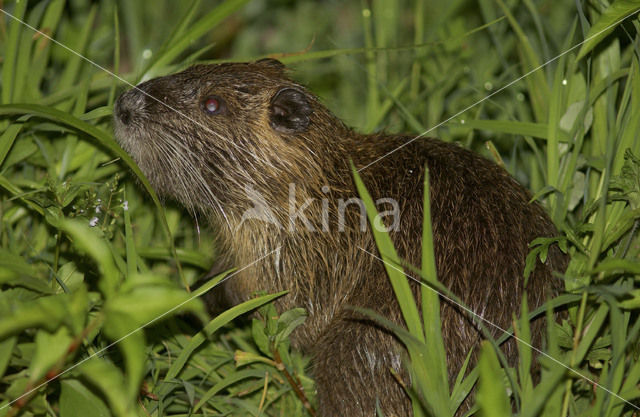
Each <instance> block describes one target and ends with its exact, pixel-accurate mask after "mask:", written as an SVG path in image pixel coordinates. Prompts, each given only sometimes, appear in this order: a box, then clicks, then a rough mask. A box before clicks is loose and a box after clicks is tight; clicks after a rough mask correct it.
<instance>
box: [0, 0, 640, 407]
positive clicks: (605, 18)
mask: <svg viewBox="0 0 640 417" xmlns="http://www.w3.org/2000/svg"><path fill="white" fill-rule="evenodd" d="M0 8H1V9H2V10H3V13H2V15H3V17H2V19H1V20H0V50H1V51H2V54H1V57H2V60H1V61H0V62H1V64H0V65H1V69H0V72H1V75H0V77H1V78H0V86H1V87H0V89H1V92H0V99H1V104H0V221H1V227H0V416H15V415H24V416H27V415H29V416H31V415H33V416H41V415H42V416H43V415H60V416H63V417H66V416H72V415H96V416H109V415H115V416H134V415H135V416H138V415H154V416H162V415H172V416H173V415H176V416H177V415H185V416H186V415H255V416H258V415H269V416H278V415H286V416H292V415H294V416H305V415H309V414H310V411H309V410H308V408H307V406H308V405H309V404H308V403H306V401H307V400H308V401H309V403H310V405H311V406H313V405H314V394H313V381H312V380H311V379H310V377H309V376H308V374H307V371H308V369H307V368H308V367H307V365H308V363H309V362H308V358H306V357H304V356H303V355H301V354H300V353H299V352H296V351H295V350H292V349H291V348H290V345H289V341H288V335H289V334H290V333H291V331H293V329H294V328H295V327H296V326H298V325H299V324H300V323H301V322H302V321H303V320H304V314H303V312H301V311H299V310H292V311H290V312H282V314H280V315H278V314H276V312H275V310H274V307H273V305H272V304H270V303H269V302H270V301H271V300H273V299H274V298H277V297H278V296H281V295H282V294H260V295H256V298H254V299H252V300H250V301H248V302H246V303H244V304H242V305H239V306H237V307H234V308H232V309H230V310H228V311H226V312H224V313H222V314H220V315H219V316H217V317H214V318H210V317H208V316H207V314H206V312H205V309H204V305H203V302H202V301H201V299H200V298H199V295H200V294H202V293H204V292H205V291H206V290H208V289H209V288H211V287H212V286H214V285H216V284H217V283H218V282H219V281H220V280H222V279H233V271H228V272H226V273H224V274H221V275H219V276H216V277H213V278H210V279H206V280H204V282H201V281H202V280H201V277H203V276H205V275H206V272H207V271H208V270H209V268H210V266H211V263H212V260H213V258H214V257H215V253H216V252H215V251H216V249H215V248H214V247H213V246H212V244H211V242H212V239H211V235H212V234H214V233H215V231H214V230H213V231H212V230H208V229H207V227H206V225H198V224H197V221H196V220H194V219H192V218H190V217H189V216H188V215H187V214H186V213H184V212H182V211H181V210H180V208H179V207H176V206H173V205H172V204H171V203H167V205H166V206H163V205H162V204H160V201H159V200H158V198H157V197H156V196H155V194H154V192H153V190H152V189H151V188H150V187H149V184H148V182H147V181H146V180H145V179H144V177H143V175H142V174H141V173H140V171H139V170H138V168H137V167H136V166H135V164H134V163H133V161H132V160H131V159H130V158H129V157H128V156H127V154H126V153H124V152H123V151H122V150H121V149H120V148H119V147H118V146H117V144H116V143H115V142H114V140H113V137H112V131H111V113H112V106H113V102H114V100H115V97H116V96H117V93H119V92H120V91H122V90H123V89H124V88H126V84H127V83H132V84H135V83H137V82H139V81H141V80H144V79H148V78H150V77H154V76H157V75H161V74H165V73H170V72H174V71H176V70H178V69H180V68H182V67H185V66H187V65H189V64H191V63H193V62H196V61H217V60H253V59H257V58H260V57H263V56H266V55H269V56H273V57H275V58H278V59H280V60H282V61H283V62H285V63H287V64H288V65H290V66H291V67H293V68H294V70H295V74H294V76H295V78H296V79H299V80H302V81H304V82H305V83H306V84H307V85H308V86H309V87H310V89H311V90H312V91H314V92H316V93H317V94H318V95H319V96H320V97H321V98H322V99H323V101H324V102H325V103H326V104H327V105H328V107H330V108H331V109H332V110H334V111H335V112H336V113H337V114H338V115H339V116H340V117H341V118H343V119H344V120H345V121H346V122H347V123H348V124H350V125H352V126H354V127H355V128H356V129H358V130H361V131H364V132H373V131H377V130H383V129H384V130H387V131H391V132H400V131H407V132H413V133H415V134H416V135H418V134H425V135H429V136H438V137H441V138H443V139H444V140H447V141H457V142H460V143H462V144H463V145H464V146H467V147H469V148H473V149H475V150H476V151H478V152H482V153H484V154H486V155H487V156H488V157H490V158H493V159H495V160H496V161H498V162H499V163H501V164H504V166H505V167H506V168H507V169H508V170H509V171H510V172H511V173H512V174H513V175H514V176H516V178H518V180H519V181H520V182H522V183H523V184H525V185H527V186H528V187H529V188H530V189H531V190H533V191H534V193H535V195H536V198H537V199H539V200H540V201H541V202H542V203H543V204H544V205H545V206H546V207H547V208H548V210H549V213H551V215H552V218H553V220H554V222H555V223H556V225H557V226H558V228H559V230H561V236H559V237H558V238H556V239H542V240H538V241H536V242H533V244H532V251H531V255H530V257H529V259H528V263H529V265H532V264H533V261H534V260H535V257H540V258H542V259H544V258H545V256H546V252H547V249H548V247H549V245H551V244H559V245H561V247H562V248H564V249H565V250H567V251H568V253H569V254H570V255H571V263H570V265H569V268H568V270H567V272H566V274H565V275H564V276H563V277H558V279H564V282H565V286H566V290H567V291H566V294H563V295H561V296H559V297H558V298H556V299H554V300H550V301H549V303H548V305H547V306H545V307H543V308H541V309H540V311H537V312H533V313H532V314H533V315H541V314H547V315H550V314H551V308H552V306H556V307H557V308H561V309H564V310H565V311H566V314H565V316H564V317H563V318H562V320H561V321H560V322H558V323H557V324H552V325H549V326H548V329H547V342H546V346H545V347H544V352H546V353H545V354H537V355H536V354H534V353H535V352H534V349H533V348H532V347H531V346H530V345H529V344H528V341H529V339H530V338H529V327H528V320H527V317H528V316H530V314H529V311H528V310H527V307H526V306H523V311H522V314H521V316H520V318H514V321H513V322H514V328H515V333H516V335H517V336H518V338H519V349H520V350H519V353H520V358H519V364H518V366H517V367H516V368H515V369H510V368H508V367H505V366H503V365H502V364H504V361H501V353H500V351H499V349H495V345H496V344H498V343H500V340H498V341H491V342H487V343H486V344H484V345H483V346H482V353H481V361H480V364H479V367H478V368H477V369H475V370H469V371H470V372H468V374H467V375H466V376H465V377H463V376H462V375H461V376H460V378H458V380H457V381H456V383H455V385H454V386H453V387H449V386H448V381H447V378H446V368H445V363H446V358H445V356H444V353H443V352H444V350H443V346H442V339H441V337H440V335H439V333H440V329H439V325H440V321H439V319H438V314H439V308H438V304H437V303H438V297H436V296H435V295H434V293H432V292H431V291H430V290H429V289H428V288H432V287H435V288H438V284H437V281H436V277H435V272H434V271H435V268H434V265H433V256H432V254H431V253H430V250H429V247H430V245H429V244H428V243H429V242H430V229H429V227H428V226H429V218H428V216H426V217H425V230H424V238H423V239H424V241H423V242H424V244H423V248H424V258H423V264H422V265H418V266H416V267H415V268H407V267H406V266H405V268H404V269H405V271H406V272H407V273H409V274H412V275H414V276H419V275H421V276H422V277H423V279H424V282H425V292H424V294H425V297H424V299H425V300H426V302H424V303H422V305H419V306H416V305H415V303H414V301H413V300H412V299H411V298H410V297H407V296H406V295H404V293H403V290H402V288H403V286H404V285H405V284H406V277H405V276H404V274H402V273H400V272H399V269H401V268H399V267H398V265H401V264H402V263H401V262H400V260H398V259H396V256H395V254H394V251H393V248H392V246H391V245H390V241H389V239H388V237H387V236H386V235H385V234H383V233H381V234H379V235H378V236H377V242H378V245H379V248H380V253H381V254H382V256H383V258H384V259H385V261H387V265H388V266H389V268H388V272H389V276H390V279H392V280H394V283H396V284H397V285H396V288H397V289H398V297H399V300H400V302H401V303H403V304H404V305H405V306H406V311H409V312H411V314H408V315H407V317H406V322H407V329H399V328H396V329H395V331H396V332H397V333H398V335H399V337H400V338H401V340H403V342H404V343H405V344H406V345H407V348H408V353H409V355H408V358H407V361H406V365H407V366H408V367H409V369H410V371H411V374H412V376H413V380H414V384H413V386H412V387H411V389H410V395H411V398H412V400H413V405H414V412H415V415H416V416H420V415H435V416H446V415H453V414H454V413H455V412H456V410H457V407H458V406H459V405H460V403H461V402H462V400H463V399H464V397H465V396H466V395H467V394H468V393H469V392H470V390H471V388H472V386H473V384H474V383H476V381H477V383H478V384H477V385H478V387H477V406H476V407H475V408H474V409H473V410H472V412H473V411H477V413H479V414H480V415H492V416H493V415H496V416H497V415H500V416H502V415H509V414H511V413H514V412H515V413H517V414H519V415H523V416H539V415H544V416H569V415H570V416H583V415H584V416H587V415H589V416H592V415H601V416H621V415H626V416H631V415H638V410H640V402H638V399H639V398H640V389H639V388H638V386H639V385H638V384H639V382H640V361H639V360H638V355H639V353H640V345H639V343H638V341H639V338H638V332H639V331H640V320H638V309H639V308H640V285H639V284H638V280H639V279H640V262H639V261H638V256H639V254H640V240H639V239H640V238H639V236H638V233H637V225H638V217H640V159H638V157H640V139H639V138H640V117H639V115H640V60H639V53H640V36H639V35H638V32H639V29H640V21H639V20H638V18H637V12H638V11H639V10H640V4H638V2H637V1H634V0H616V1H613V2H607V1H599V2H595V1H592V2H589V1H575V2H573V1H563V2H554V1H552V0H522V1H519V0H453V1H444V0H432V1H426V0H417V1H413V2H409V1H403V0H393V1H392V0H368V1H365V0H363V1H362V2H350V3H346V4H345V2H340V1H337V0H326V1H323V2H317V1H312V0H304V1H288V0H277V1H271V2H267V1H266V0H252V1H249V0H224V1H205V0H202V1H201V0H194V1H192V2H173V1H170V0H159V1H153V2H151V1H137V2H132V1H117V0H96V1H90V0H70V1H64V0H48V1H37V0H31V1H28V0H19V1H10V0H5V1H4V2H2V3H0ZM36 28H37V29H38V30H39V32H35V31H34V29H36ZM85 57H86V58H87V59H85ZM114 74H118V77H116V76H114ZM484 145H486V146H484ZM354 175H355V174H354ZM355 177H356V180H357V175H355ZM425 184H426V183H425ZM139 185H140V186H139ZM359 185H360V192H361V195H362V196H363V197H365V196H366V189H365V186H366V184H359ZM425 206H426V207H428V199H426V200H425ZM425 212H426V213H427V214H428V210H425ZM369 215H373V211H369ZM527 272H528V271H524V273H525V274H526V273H527ZM199 280H200V281H199ZM196 287H197V288H198V290H197V291H194V290H193V288H196ZM256 309H257V311H258V314H256V315H253V316H248V315H247V314H245V313H247V312H249V311H256ZM419 311H421V312H422V317H424V318H425V319H424V321H422V320H420V319H418V317H419V315H418V314H417V312H419ZM535 348H536V350H537V349H539V348H541V347H535ZM532 361H538V362H539V363H540V367H541V375H540V378H539V383H538V384H537V385H535V386H534V384H533V381H534V380H535V378H534V377H533V376H532V374H531V372H530V369H531V366H530V365H531V363H532ZM427 370H428V371H427ZM48 381H50V382H48ZM500 381H504V383H502V384H501V383H500ZM509 397H511V398H509Z"/></svg>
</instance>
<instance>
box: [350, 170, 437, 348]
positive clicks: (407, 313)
mask: <svg viewBox="0 0 640 417" xmlns="http://www.w3.org/2000/svg"><path fill="white" fill-rule="evenodd" d="M351 169H352V172H353V177H354V181H355V183H356V188H357V189H358V194H359V195H360V198H361V199H362V201H363V203H364V206H365V208H366V211H367V217H368V218H369V224H370V226H371V231H372V233H373V236H374V239H375V242H376V245H377V246H378V251H379V253H380V257H381V258H382V260H383V262H384V267H385V270H386V271H387V275H388V276H389V279H390V280H391V286H392V287H393V291H394V293H395V295H396V297H397V299H398V303H399V304H400V310H401V311H402V317H403V318H404V320H405V323H406V324H407V328H408V329H409V332H410V333H411V334H412V335H413V336H414V337H416V338H418V339H419V340H421V341H424V333H423V331H422V322H421V320H420V315H419V314H418V308H417V307H416V302H415V299H414V297H413V293H412V292H411V287H409V283H408V282H407V278H406V276H405V274H404V272H403V271H402V269H401V268H400V267H394V266H395V265H399V264H400V260H399V258H398V254H397V253H396V249H395V248H394V246H393V242H392V241H391V237H389V234H388V233H387V232H386V231H383V230H380V229H379V228H378V227H377V225H378V224H379V223H381V222H380V219H379V218H378V212H377V210H376V207H375V204H374V203H373V199H372V198H371V195H370V194H369V191H367V189H366V187H365V185H364V183H363V182H362V178H360V175H359V174H358V171H357V170H356V168H355V166H354V165H353V163H352V164H351ZM373 261H374V260H373V259H372V262H373ZM392 265H394V266H392Z"/></svg>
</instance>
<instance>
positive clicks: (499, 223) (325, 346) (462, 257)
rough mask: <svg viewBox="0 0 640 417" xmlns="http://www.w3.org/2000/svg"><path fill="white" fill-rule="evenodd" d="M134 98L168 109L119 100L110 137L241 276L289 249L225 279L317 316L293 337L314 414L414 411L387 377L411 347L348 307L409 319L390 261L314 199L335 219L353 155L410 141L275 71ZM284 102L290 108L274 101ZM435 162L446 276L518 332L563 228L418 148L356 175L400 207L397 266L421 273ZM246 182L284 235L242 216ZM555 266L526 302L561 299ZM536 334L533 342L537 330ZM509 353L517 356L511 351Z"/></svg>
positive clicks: (230, 71) (492, 183) (242, 71)
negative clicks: (303, 360)
mask: <svg viewBox="0 0 640 417" xmlns="http://www.w3.org/2000/svg"><path fill="white" fill-rule="evenodd" d="M138 88H139V89H140V90H142V92H144V93H146V94H148V95H149V96H152V97H153V98H156V99H158V100H159V101H161V102H162V103H161V102H159V101H157V100H154V99H153V98H151V97H149V96H147V95H145V94H143V93H142V92H140V91H137V90H131V91H129V92H127V93H125V94H123V95H122V96H121V97H120V98H119V99H118V102H117V103H116V109H115V115H116V136H117V138H118V140H119V141H120V143H121V144H122V146H123V147H124V148H125V150H127V151H128V152H129V153H130V154H131V155H132V157H133V158H134V159H135V160H136V162H137V163H138V165H139V166H140V168H141V169H142V170H143V172H144V173H145V174H146V175H147V177H148V178H149V180H150V181H151V183H152V185H153V186H154V188H156V189H157V190H158V192H159V193H161V194H163V195H166V196H170V197H172V198H175V199H177V200H178V201H180V202H181V203H182V204H184V205H185V206H186V208H187V209H188V210H189V211H191V212H192V213H200V214H204V215H205V216H206V217H207V218H208V219H209V220H210V222H211V223H212V224H213V225H214V227H215V228H216V230H218V231H219V234H220V244H221V245H222V246H223V251H224V253H226V254H227V255H228V256H229V261H230V263H231V264H233V265H236V266H237V267H244V266H246V265H249V264H251V263H252V262H254V261H256V260H257V259H260V258H262V257H264V256H265V255H266V254H268V253H269V252H271V251H273V250H274V249H276V248H280V249H279V250H278V251H276V253H274V254H271V255H269V256H266V257H264V258H263V259H261V260H260V261H258V262H256V263H255V264H253V265H252V266H250V267H249V268H247V269H244V270H242V271H241V272H240V273H239V274H238V275H237V276H234V277H233V278H231V279H230V280H229V281H228V282H227V283H226V287H225V294H226V295H227V296H228V297H229V298H230V299H231V301H232V302H239V301H241V300H244V299H247V298H248V297H249V296H250V295H251V294H252V293H253V292H254V291H257V290H264V291H268V292H274V291H280V290H290V293H289V294H288V295H287V296H286V297H283V298H282V299H280V301H279V308H280V309H289V308H292V307H295V306H301V307H304V308H306V309H307V311H308V313H309V318H308V319H307V321H306V323H305V325H304V326H303V327H302V328H301V329H300V331H298V332H297V333H295V334H294V336H293V340H294V342H295V343H296V344H297V345H298V346H299V347H301V348H302V349H304V350H306V351H308V352H310V353H311V354H312V355H313V356H314V368H313V373H314V375H315V378H316V382H317V387H318V405H319V414H320V415H321V416H325V417H326V416H373V415H374V410H375V404H376V400H379V402H380V406H381V408H382V411H383V412H384V413H385V415H386V416H392V415H397V416H405V415H409V414H410V413H411V412H410V402H409V400H408V397H407V395H406V394H405V393H404V392H403V390H402V389H401V388H400V386H399V384H398V383H397V382H396V381H395V380H394V379H393V378H392V376H391V373H390V372H389V368H393V369H395V370H396V371H399V372H401V373H402V370H401V361H400V357H401V350H402V348H401V345H400V344H399V342H397V340H396V339H395V338H394V337H392V336H391V335H390V334H389V333H388V332H386V331H384V330H383V329H381V328H380V327H379V326H377V325H376V324H375V323H373V322H372V321H370V320H367V319H366V318H363V317H362V316H361V315H357V314H356V313H354V311H353V310H352V309H350V308H348V307H349V306H357V307H364V308H369V309H373V310H375V311H377V312H378V313H380V314H382V315H384V316H386V317H388V318H390V319H392V320H393V321H395V322H397V323H402V318H401V315H400V312H399V308H398V304H397V301H396V299H395V296H394V294H393V291H392V289H391V286H390V283H389V279H388V277H387V275H386V273H385V270H384V267H383V265H382V263H381V262H379V261H378V260H376V259H375V258H373V257H371V256H370V255H368V254H366V253H365V252H363V251H362V249H365V250H367V251H369V252H373V253H377V250H376V246H375V242H374V241H373V238H372V235H371V233H370V231H367V232H364V233H363V232H361V231H360V229H359V225H360V217H359V213H358V209H357V207H355V206H351V209H350V210H347V214H348V216H347V220H346V222H345V228H346V229H345V231H344V232H338V227H339V225H338V224H337V220H336V218H335V216H333V217H330V218H329V223H328V225H329V232H323V231H322V230H323V223H322V215H321V204H320V201H321V200H323V199H325V200H326V201H327V202H328V204H329V210H328V212H329V213H332V214H335V213H337V212H338V208H337V204H338V203H337V201H338V199H340V198H342V199H343V200H347V199H349V198H352V197H357V192H356V191H355V186H354V183H353V178H352V173H351V170H350V167H349V160H350V159H351V160H353V163H354V164H355V166H356V167H364V166H366V165H368V164H370V163H371V162H374V161H375V160H376V159H378V158H379V157H381V156H384V155H386V154H387V153H388V152H391V151H393V150H394V149H396V148H398V147H399V146H400V145H402V144H404V143H406V142H407V141H409V140H410V139H411V138H410V137H402V136H389V135H377V136H365V135H361V134H358V133H356V132H354V131H352V130H351V129H349V128H347V127H346V126H345V125H344V124H343V123H342V122H341V121H340V120H338V119H337V118H336V117H335V116H334V115H333V114H331V113H330V112H329V111H328V110H327V109H326V108H325V107H324V106H323V105H322V104H320V103H319V101H318V100H317V99H316V98H315V97H314V96H313V95H312V94H310V93H309V92H307V91H306V90H305V89H304V88H303V87H302V86H300V85H298V84H296V83H295V82H293V81H292V80H290V79H289V78H288V76H287V74H286V71H285V69H284V67H283V66H282V65H281V64H280V63H278V62H277V61H273V60H266V61H259V62H257V63H247V64H223V65H210V66H195V67H192V68H189V69H188V70H186V71H184V72H181V73H178V74H175V75H171V76H168V77H162V78H158V79H155V80H151V81H149V82H146V83H143V84H141V85H140V86H139V87H138ZM281 91H285V94H287V93H288V94H289V96H288V97H289V98H288V99H286V98H282V97H279V96H278V93H279V92H281ZM212 95H214V96H216V97H217V98H220V99H221V100H222V102H223V103H224V104H223V107H222V109H221V111H220V112H219V113H218V114H207V113H206V111H205V110H204V109H203V100H206V98H207V97H210V96H212ZM279 100H283V102H279ZM287 100H289V101H287ZM165 105H166V106H169V107H170V108H168V107H166V106H165ZM172 109H176V110H178V111H179V112H180V114H178V113H176V112H175V111H174V110H172ZM425 163H426V164H427V165H428V166H429V170H430V176H431V200H432V201H431V205H432V219H433V234H434V240H435V255H436V263H437V269H438V278H439V280H440V281H441V282H442V283H443V284H444V285H446V286H447V287H448V288H449V289H450V290H451V291H453V293H455V294H456V295H457V296H459V297H460V298H461V299H462V300H464V302H466V304H467V305H468V306H469V307H470V308H471V309H472V310H473V311H475V312H476V313H478V314H480V315H482V316H483V317H484V318H486V319H487V320H490V321H492V322H494V323H496V324H497V325H499V326H502V327H504V328H506V327H509V325H510V320H511V317H512V314H513V313H514V312H515V313H517V312H519V301H520V299H521V296H522V294H523V290H524V288H523V287H524V285H523V279H522V272H523V269H524V260H525V257H526V255H527V253H528V243H529V242H531V241H532V240H533V239H534V238H536V237H539V236H552V235H554V234H555V233H556V230H555V228H554V227H553V225H552V223H551V222H550V220H549V218H548V217H547V216H546V214H545V213H544V211H543V209H542V208H541V207H540V206H539V205H538V204H536V203H533V204H530V203H529V202H528V201H529V199H530V195H529V193H528V192H527V191H526V190H525V189H524V188H523V187H521V186H520V185H519V184H517V183H516V182H515V181H514V180H513V179H512V178H511V177H510V176H509V175H508V174H507V173H506V172H505V171H504V170H503V169H502V168H500V167H498V166H497V165H496V164H494V163H492V162H490V161H488V160H486V159H484V158H482V157H479V156H477V155H475V154H473V153H471V152H469V151H467V150H465V149H462V148H461V147H458V146H456V145H452V144H447V143H443V142H441V141H438V140H436V139H420V140H416V141H413V142H412V143H410V144H409V145H407V146H404V147H402V148H400V149H399V150H397V151H395V152H393V153H391V154H389V155H388V156H386V157H385V158H383V159H381V160H380V161H378V162H376V163H375V164H373V165H372V166H370V167H368V168H366V169H364V170H363V171H362V172H361V173H360V174H361V176H362V178H363V180H364V183H365V184H366V186H367V188H368V189H369V191H370V192H371V194H372V196H373V198H374V200H375V199H377V198H382V197H387V198H393V199H395V200H396V201H398V203H399V205H400V209H401V217H400V222H401V223H400V228H399V230H398V231H396V232H393V233H392V238H393V241H394V243H395V245H396V248H397V250H398V252H399V255H400V256H401V257H403V258H405V259H407V260H408V261H409V262H411V263H413V264H414V265H419V264H420V254H421V247H420V246H421V244H420V242H421V231H422V187H423V185H422V181H423V176H424V164H425ZM290 183H293V184H295V186H296V192H297V197H298V204H297V205H296V207H300V205H301V204H302V201H303V199H305V198H314V199H315V204H312V205H311V206H310V207H309V208H308V209H307V210H305V211H304V213H305V214H306V217H307V218H308V220H309V222H310V223H311V224H312V225H313V226H314V227H315V229H316V230H315V231H310V230H308V229H307V228H306V227H304V225H302V224H301V223H300V222H298V224H296V228H295V230H293V231H292V230H290V229H289V227H288V226H289V220H288V218H289V213H288V207H289V202H288V198H289V189H288V184H290ZM246 184H249V185H251V186H252V188H253V189H254V190H257V191H259V192H260V193H261V195H262V196H263V197H264V198H265V203H266V204H267V205H268V207H269V208H270V209H271V210H272V213H273V216H274V218H273V219H272V220H277V222H279V224H280V225H282V227H277V226H276V225H275V224H273V222H272V223H268V222H263V221H260V220H245V221H241V220H242V215H243V213H244V212H245V210H247V209H250V208H252V207H253V206H254V205H253V203H252V201H251V199H250V198H248V196H247V192H246V188H245V185H246ZM323 186H329V191H327V192H325V191H326V189H325V190H323V189H322V187H323ZM379 209H383V208H380V207H379ZM325 226H326V225H325ZM361 248H362V249H361ZM554 268H556V269H563V268H564V259H563V257H562V255H561V254H560V252H559V251H557V250H555V249H554V250H552V252H551V255H550V258H549V261H548V262H547V264H546V265H538V267H537V268H536V270H535V272H534V274H533V276H532V277H531V278H530V281H529V286H528V288H527V290H528V294H529V305H530V306H538V305H540V304H541V303H542V301H543V298H544V296H545V295H548V294H549V293H550V292H552V290H553V289H554V288H557V284H554V283H553V282H552V278H551V271H552V269H554ZM412 285H413V286H414V290H415V291H416V293H419V291H418V290H417V287H418V286H417V285H416V284H415V283H412ZM442 320H443V334H444V339H445V344H446V350H447V357H448V362H449V369H450V374H451V375H455V374H456V373H457V371H458V369H459V368H460V366H461V364H462V361H463V360H464V358H465V356H466V355H467V353H468V352H469V350H470V349H471V348H472V347H477V343H478V341H479V339H480V334H479V332H478V330H477V328H476V327H475V326H474V325H473V324H472V322H471V321H470V319H469V317H467V316H465V315H463V314H461V313H460V312H459V310H458V309H457V308H455V307H453V306H451V305H449V304H447V303H443V309H442ZM532 331H533V334H534V335H535V337H534V340H535V341H536V343H538V342H539V341H540V337H539V334H540V332H541V328H540V323H534V327H533V329H532ZM496 334H497V332H496ZM505 350H506V354H507V356H508V357H509V358H513V357H514V356H515V347H514V344H513V343H508V344H507V345H506V347H505Z"/></svg>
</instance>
